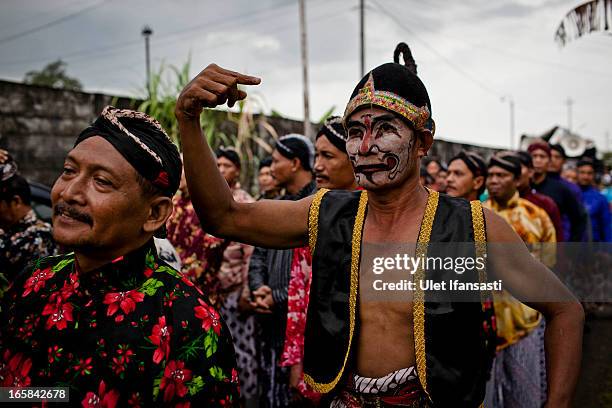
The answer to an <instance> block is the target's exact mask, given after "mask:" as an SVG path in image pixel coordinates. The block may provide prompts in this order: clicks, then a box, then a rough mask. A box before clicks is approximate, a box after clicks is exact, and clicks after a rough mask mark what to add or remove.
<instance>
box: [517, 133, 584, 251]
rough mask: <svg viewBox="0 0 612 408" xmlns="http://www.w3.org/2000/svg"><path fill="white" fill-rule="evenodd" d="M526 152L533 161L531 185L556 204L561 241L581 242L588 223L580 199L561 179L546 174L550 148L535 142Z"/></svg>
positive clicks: (541, 141)
mask: <svg viewBox="0 0 612 408" xmlns="http://www.w3.org/2000/svg"><path fill="white" fill-rule="evenodd" d="M527 151H528V152H529V154H530V155H531V158H532V160H533V169H534V174H533V178H532V180H531V185H532V187H533V188H534V189H535V190H536V191H537V192H538V193H540V194H544V195H546V196H548V197H550V198H552V199H553V201H554V202H555V204H557V207H558V208H559V212H560V213H561V221H562V223H563V241H569V242H581V241H582V240H583V238H584V233H585V231H586V229H587V223H588V218H587V215H586V212H585V210H584V208H583V206H582V202H581V201H582V198H581V197H580V196H578V195H576V191H574V190H572V189H571V188H570V187H569V186H568V185H567V184H566V182H564V181H563V180H562V179H560V180H559V179H556V178H555V175H549V174H548V169H549V167H550V157H551V148H550V145H549V144H548V143H547V142H545V141H543V140H537V141H535V142H533V143H531V144H530V145H529V147H528V148H527ZM578 193H579V192H578Z"/></svg>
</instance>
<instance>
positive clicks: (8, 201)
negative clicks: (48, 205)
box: [0, 150, 57, 297]
mask: <svg viewBox="0 0 612 408" xmlns="http://www.w3.org/2000/svg"><path fill="white" fill-rule="evenodd" d="M31 195H32V194H31V191H30V185H29V184H28V181H27V180H26V179H25V178H24V177H22V176H21V175H20V174H19V173H18V172H17V163H15V161H14V160H13V159H12V158H11V157H10V156H9V154H8V152H7V151H5V150H0V297H2V293H3V289H5V288H6V286H7V285H8V284H9V283H10V282H12V281H13V279H14V278H15V277H16V276H17V274H18V273H19V272H21V271H22V270H23V268H25V266H26V264H27V263H28V262H30V261H31V260H32V258H42V257H44V256H49V255H55V254H56V253H57V248H56V245H55V241H54V240H53V236H52V234H51V225H49V224H48V223H46V222H44V221H42V220H40V219H39V218H38V216H37V215H36V213H35V212H34V210H33V209H32V206H31Z"/></svg>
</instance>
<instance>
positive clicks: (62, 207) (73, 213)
mask: <svg viewBox="0 0 612 408" xmlns="http://www.w3.org/2000/svg"><path fill="white" fill-rule="evenodd" d="M62 214H64V215H67V216H68V217H70V218H74V219H75V220H77V221H81V222H84V223H86V224H89V225H93V219H92V218H91V216H90V215H88V214H85V213H83V212H80V211H79V210H76V209H74V208H73V207H70V206H69V205H67V204H63V203H58V204H56V205H55V207H53V215H56V216H57V215H62Z"/></svg>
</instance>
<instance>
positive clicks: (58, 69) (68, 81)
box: [23, 59, 83, 91]
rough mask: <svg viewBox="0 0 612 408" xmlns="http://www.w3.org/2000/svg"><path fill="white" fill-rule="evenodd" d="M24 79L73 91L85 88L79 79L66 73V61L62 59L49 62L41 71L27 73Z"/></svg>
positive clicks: (26, 81)
mask: <svg viewBox="0 0 612 408" xmlns="http://www.w3.org/2000/svg"><path fill="white" fill-rule="evenodd" d="M23 81H24V82H25V83H26V84H30V85H42V86H50V87H52V88H59V89H68V90H71V91H81V90H83V85H81V82H80V81H79V80H78V79H76V78H71V77H69V76H68V75H67V74H66V63H65V62H64V61H62V60H61V59H59V60H57V61H55V62H51V63H49V64H47V66H45V67H44V68H43V69H42V70H40V71H30V72H28V73H26V75H25V78H24V80H23Z"/></svg>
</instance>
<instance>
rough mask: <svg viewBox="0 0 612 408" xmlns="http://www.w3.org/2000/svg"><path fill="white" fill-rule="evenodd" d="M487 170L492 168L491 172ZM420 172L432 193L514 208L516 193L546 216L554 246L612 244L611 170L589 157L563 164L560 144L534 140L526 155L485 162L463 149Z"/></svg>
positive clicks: (508, 153) (510, 154) (514, 153)
mask: <svg viewBox="0 0 612 408" xmlns="http://www.w3.org/2000/svg"><path fill="white" fill-rule="evenodd" d="M500 157H506V159H507V160H505V161H504V162H503V163H504V164H505V167H504V170H505V173H507V174H504V175H506V176H507V177H506V179H507V181H506V182H504V181H505V178H504V177H498V171H499V170H500V169H499V167H500V166H499V163H500V162H499V160H498V159H499V158H500ZM508 160H510V161H509V162H508ZM495 163H497V164H498V165H497V166H495V165H494V164H495ZM508 163H514V166H512V167H510V165H509V164H508ZM517 163H519V164H520V165H517ZM491 167H497V168H496V169H495V170H496V171H494V173H493V174H491V173H490V171H489V169H490V168H491ZM517 172H518V173H517ZM515 173H516V174H515ZM421 174H422V175H423V177H422V179H423V180H424V184H425V185H426V186H428V187H430V188H432V189H434V190H436V191H439V192H441V193H446V194H448V195H450V196H453V197H461V198H465V199H467V200H477V199H479V200H481V201H483V202H487V201H488V202H492V203H497V204H501V206H502V207H504V208H505V207H507V206H510V207H512V206H513V205H514V202H513V201H511V198H512V197H513V196H514V195H515V193H516V194H517V197H519V198H522V199H524V200H526V201H529V202H530V203H531V204H534V205H535V206H536V207H538V208H540V209H543V210H544V212H545V213H546V214H548V217H549V218H550V221H551V222H552V225H553V227H554V231H555V234H554V235H555V239H556V241H555V242H612V221H611V220H612V218H611V217H610V212H611V211H612V194H611V193H612V172H610V170H609V169H607V168H605V167H604V166H603V164H602V163H601V162H599V161H598V160H596V159H595V158H593V157H580V158H575V159H573V160H572V162H571V163H570V162H568V159H567V156H566V155H565V149H564V148H563V147H562V146H561V145H558V144H557V145H549V144H548V143H547V142H546V141H544V140H538V141H535V142H533V143H531V144H530V145H529V147H528V149H527V151H504V152H498V153H496V154H494V155H493V156H492V157H491V159H490V160H489V161H488V162H486V161H485V160H484V158H483V157H481V156H480V155H479V154H478V153H476V152H469V151H462V152H460V153H459V154H458V155H456V156H455V157H452V158H451V159H450V160H449V161H448V164H444V163H443V162H441V161H440V160H437V159H430V160H429V161H428V163H427V164H426V165H425V166H424V167H423V169H422V170H421ZM510 174H512V175H513V176H514V177H511V178H510ZM562 174H563V175H562ZM572 174H574V176H575V177H573V178H572ZM567 175H569V178H567V177H566V176H567ZM500 183H501V185H500ZM499 194H501V196H499ZM508 202H510V204H508ZM521 205H522V204H521ZM522 206H524V205H522ZM528 218H533V217H531V216H530V217H528ZM541 242H543V241H541Z"/></svg>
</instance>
